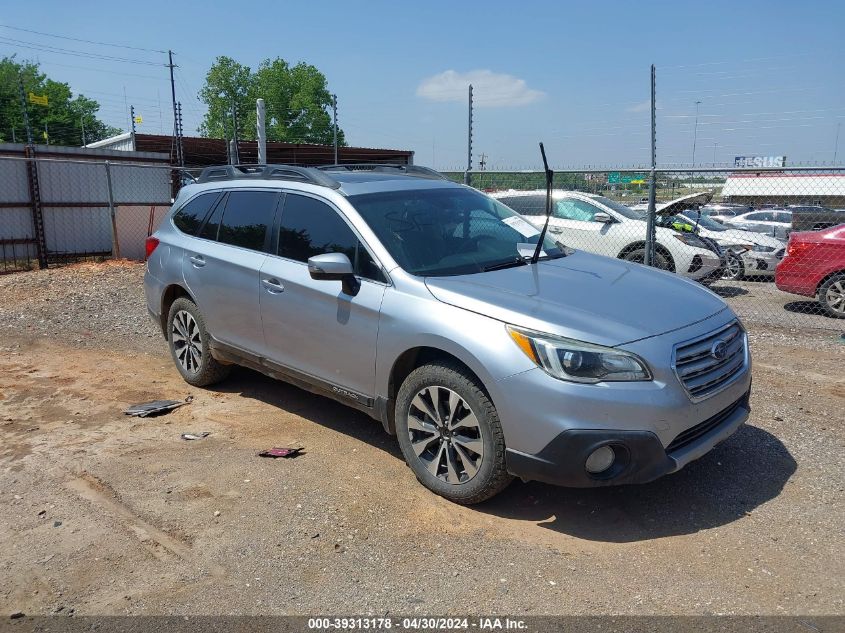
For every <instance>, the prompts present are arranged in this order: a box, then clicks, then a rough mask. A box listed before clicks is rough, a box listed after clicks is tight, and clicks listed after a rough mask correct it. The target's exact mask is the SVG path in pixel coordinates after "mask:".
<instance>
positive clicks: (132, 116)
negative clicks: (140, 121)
mask: <svg viewBox="0 0 845 633" xmlns="http://www.w3.org/2000/svg"><path fill="white" fill-rule="evenodd" d="M129 118H130V119H131V120H132V134H131V136H130V140H131V141H132V151H133V152H134V151H135V106H134V105H131V106H129Z"/></svg>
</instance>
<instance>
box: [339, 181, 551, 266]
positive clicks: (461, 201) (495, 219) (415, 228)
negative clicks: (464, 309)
mask: <svg viewBox="0 0 845 633" xmlns="http://www.w3.org/2000/svg"><path fill="white" fill-rule="evenodd" d="M349 202H351V203H352V205H353V206H354V207H355V208H356V209H357V210H358V213H360V214H361V217H363V218H364V220H365V221H366V222H367V224H368V225H369V226H370V228H371V229H372V230H373V232H374V233H375V234H376V235H377V236H378V238H379V240H381V243H382V244H383V245H384V247H385V248H386V249H387V250H388V252H390V254H391V256H392V257H393V259H395V260H396V262H397V263H398V264H399V265H400V266H401V267H402V268H404V269H405V270H406V271H408V272H409V273H411V274H413V275H420V276H442V275H465V274H470V273H477V272H483V271H485V270H490V269H492V268H497V267H505V266H507V265H509V264H512V265H520V264H522V263H524V261H525V258H524V256H523V255H521V254H520V251H522V252H523V254H524V253H525V251H526V249H525V248H524V247H523V248H522V249H520V248H519V245H521V244H534V246H535V247H536V245H537V240H538V239H539V237H540V231H539V230H538V229H537V228H535V227H534V226H533V225H531V224H529V223H528V222H527V221H526V220H525V219H523V218H522V216H520V215H517V214H516V213H514V212H513V211H511V210H510V209H509V208H508V207H506V206H505V205H503V204H501V203H499V202H496V201H495V200H493V199H491V198H488V197H487V196H485V195H483V194H481V193H479V192H477V191H474V190H471V189H464V188H457V187H454V188H453V187H450V188H448V189H420V190H416V191H390V192H384V193H370V194H361V195H357V196H349ZM543 244H544V245H543V250H541V251H540V257H541V259H549V258H555V257H563V256H564V255H565V254H566V253H565V252H564V249H563V245H561V244H559V243H556V242H555V241H554V240H552V239H549V238H548V237H547V238H546V239H545V240H544V243H543ZM531 250H532V252H533V249H531Z"/></svg>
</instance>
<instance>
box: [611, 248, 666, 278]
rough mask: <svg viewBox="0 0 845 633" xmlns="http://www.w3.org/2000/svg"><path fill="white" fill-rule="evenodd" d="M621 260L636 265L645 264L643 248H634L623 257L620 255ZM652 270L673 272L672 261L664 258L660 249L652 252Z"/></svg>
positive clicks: (664, 255)
mask: <svg viewBox="0 0 845 633" xmlns="http://www.w3.org/2000/svg"><path fill="white" fill-rule="evenodd" d="M622 259H624V260H625V261H629V262H635V263H637V264H645V247H642V248H635V249H634V250H631V251H628V252H627V253H625V254H624V255H622ZM653 267H654V268H659V269H660V270H668V271H670V272H675V265H674V264H673V263H672V261H671V260H670V259H669V258H667V257H666V254H665V253H663V251H662V250H660V249H655V251H654V266H653Z"/></svg>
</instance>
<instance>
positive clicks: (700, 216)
mask: <svg viewBox="0 0 845 633" xmlns="http://www.w3.org/2000/svg"><path fill="white" fill-rule="evenodd" d="M686 217H687V219H688V220H689V221H690V222H692V223H693V224H695V223H696V222H698V226H700V227H701V228H703V229H707V230H708V231H727V230H728V227H726V226H725V225H724V224H722V223H721V222H716V220H714V219H713V218H711V217H710V216H709V215H707V214H706V213H699V212H697V211H690V212H689V213H688V214H687V216H686Z"/></svg>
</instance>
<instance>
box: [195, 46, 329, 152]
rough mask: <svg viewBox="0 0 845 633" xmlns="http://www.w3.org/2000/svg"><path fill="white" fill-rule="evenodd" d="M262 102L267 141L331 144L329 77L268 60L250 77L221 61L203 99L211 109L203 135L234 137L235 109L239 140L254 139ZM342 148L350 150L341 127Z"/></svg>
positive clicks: (229, 62)
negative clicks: (257, 105)
mask: <svg viewBox="0 0 845 633" xmlns="http://www.w3.org/2000/svg"><path fill="white" fill-rule="evenodd" d="M259 98H261V99H264V102H265V107H266V113H267V117H266V120H265V128H266V131H267V140H270V141H287V142H290V143H320V144H324V145H330V144H331V143H332V139H333V130H332V117H331V107H332V95H331V93H330V92H329V89H328V82H327V81H326V77H325V75H323V73H321V72H320V71H319V70H318V69H317V68H316V67H315V66H312V65H310V64H306V63H304V62H300V63H299V64H297V65H296V66H290V65H289V64H288V63H287V62H286V61H285V60H283V59H281V58H276V59H274V60H270V59H265V60H264V61H263V62H261V64H259V66H258V70H256V71H255V72H252V70H251V69H250V68H249V67H248V66H244V65H242V64H239V63H238V62H236V61H235V60H233V59H231V58H229V57H218V58H217V59H216V60H215V62H214V64H213V65H212V66H211V68H210V69H209V71H208V74H207V75H206V80H205V85H204V86H203V88H202V90H200V100H201V101H203V103H205V104H206V105H207V106H208V111H207V113H206V115H205V119H204V120H203V123H202V125H201V126H200V133H201V134H205V135H207V136H211V137H215V138H232V107H233V105H234V106H235V108H236V112H237V119H238V138H239V139H247V140H254V139H255V138H256V127H255V125H256V115H255V100H256V99H259ZM337 138H338V144H339V145H346V139H345V137H344V134H343V130H341V129H340V128H338V131H337Z"/></svg>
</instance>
